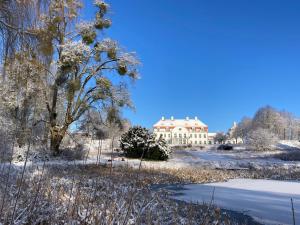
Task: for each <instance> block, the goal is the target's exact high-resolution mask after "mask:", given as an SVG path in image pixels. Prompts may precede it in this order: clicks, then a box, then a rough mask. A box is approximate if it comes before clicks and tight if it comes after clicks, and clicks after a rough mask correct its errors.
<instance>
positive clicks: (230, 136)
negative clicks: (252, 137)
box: [226, 122, 244, 144]
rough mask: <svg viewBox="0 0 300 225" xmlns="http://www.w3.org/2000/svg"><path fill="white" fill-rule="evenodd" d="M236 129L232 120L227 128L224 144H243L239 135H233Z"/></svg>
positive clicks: (235, 124)
mask: <svg viewBox="0 0 300 225" xmlns="http://www.w3.org/2000/svg"><path fill="white" fill-rule="evenodd" d="M236 129H237V123H236V122H233V125H232V127H231V128H230V129H229V130H228V133H227V135H228V139H227V140H226V144H243V143H244V142H243V139H242V138H241V137H235V135H234V132H235V130H236Z"/></svg>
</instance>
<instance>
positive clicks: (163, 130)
mask: <svg viewBox="0 0 300 225" xmlns="http://www.w3.org/2000/svg"><path fill="white" fill-rule="evenodd" d="M181 130H182V129H181V128H179V131H181ZM154 131H156V132H165V131H170V129H169V128H167V129H159V128H155V129H154ZM199 131H203V132H204V131H206V129H205V128H197V129H195V128H192V132H199Z"/></svg>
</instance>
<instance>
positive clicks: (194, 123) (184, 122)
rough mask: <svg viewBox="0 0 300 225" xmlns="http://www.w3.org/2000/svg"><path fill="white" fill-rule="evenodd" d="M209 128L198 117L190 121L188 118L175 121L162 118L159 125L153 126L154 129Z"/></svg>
mask: <svg viewBox="0 0 300 225" xmlns="http://www.w3.org/2000/svg"><path fill="white" fill-rule="evenodd" d="M177 126H178V127H207V125H206V124H205V123H203V122H202V121H200V120H199V119H198V118H197V117H195V118H194V119H190V118H189V117H187V118H186V119H174V118H173V117H171V118H170V119H165V118H164V117H162V118H161V119H160V120H159V121H158V122H157V123H155V124H154V125H153V127H177Z"/></svg>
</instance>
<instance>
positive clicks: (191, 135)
mask: <svg viewBox="0 0 300 225" xmlns="http://www.w3.org/2000/svg"><path fill="white" fill-rule="evenodd" d="M160 137H164V138H166V137H167V134H160ZM174 137H175V138H177V134H176V133H175V134H174ZM178 137H179V138H182V134H179V136H178ZM186 137H187V135H186V134H183V138H186ZM197 137H199V138H202V135H201V134H198V135H197V134H194V138H197ZM168 138H171V134H168ZM190 138H193V134H190ZM203 138H206V134H203Z"/></svg>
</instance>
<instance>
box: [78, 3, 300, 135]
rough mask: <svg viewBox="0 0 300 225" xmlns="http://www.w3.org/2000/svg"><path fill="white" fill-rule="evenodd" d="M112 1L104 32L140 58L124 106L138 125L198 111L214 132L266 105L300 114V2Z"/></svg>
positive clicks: (129, 116)
mask: <svg viewBox="0 0 300 225" xmlns="http://www.w3.org/2000/svg"><path fill="white" fill-rule="evenodd" d="M107 2H108V3H110V4H111V12H110V16H111V18H112V20H113V26H112V27H111V29H110V30H108V31H106V32H105V34H106V35H107V36H110V37H111V38H113V39H116V40H118V41H119V42H120V43H121V45H122V46H123V47H125V48H126V49H127V50H128V51H136V52H137V55H138V57H139V58H140V60H141V62H142V66H141V67H140V73H141V79H140V80H138V81H137V82H136V83H135V85H134V86H133V87H132V88H131V92H132V99H133V101H134V104H135V107H136V111H135V112H129V111H126V112H124V116H126V117H128V118H129V119H130V120H131V121H132V123H133V124H140V125H143V126H146V127H149V128H150V127H151V126H152V124H153V123H155V122H156V121H157V120H158V119H160V117H161V116H165V117H170V116H172V115H173V116H174V117H175V118H183V117H185V116H190V117H194V116H198V117H199V118H200V119H201V120H202V121H203V122H205V123H206V124H208V126H209V130H210V131H220V130H227V129H228V128H229V127H230V126H231V124H232V122H233V121H239V120H240V119H241V118H242V117H243V116H253V114H254V113H255V111H256V110H257V109H258V108H259V107H261V106H264V105H271V106H273V107H276V108H278V109H285V110H287V111H290V112H292V113H294V114H295V115H300V104H299V99H300V88H299V86H300V74H299V72H300V13H299V12H300V1H296V0H295V1H293V0H289V1H283V0H226V1H224V0H205V1H204V0H186V1H182V0H181V1H179V0H160V1H150V0H126V1H125V0H109V1H107ZM85 5H86V7H87V9H85V11H84V12H83V13H84V14H85V15H84V16H88V15H91V13H92V12H94V11H95V9H94V8H93V7H92V1H89V0H86V1H85Z"/></svg>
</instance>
